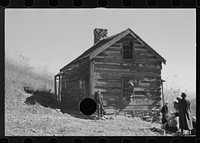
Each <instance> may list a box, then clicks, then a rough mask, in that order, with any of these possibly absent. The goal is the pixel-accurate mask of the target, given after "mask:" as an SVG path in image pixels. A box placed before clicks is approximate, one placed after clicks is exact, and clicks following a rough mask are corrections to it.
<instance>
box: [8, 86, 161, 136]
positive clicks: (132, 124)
mask: <svg viewBox="0 0 200 143" xmlns="http://www.w3.org/2000/svg"><path fill="white" fill-rule="evenodd" d="M11 93H12V95H13V96H14V97H13V98H15V101H13V103H12V105H11V101H10V98H9V99H7V98H6V101H7V102H6V106H5V109H6V110H5V135H6V136H160V135H162V133H159V132H152V131H151V128H160V124H158V123H150V122H146V121H143V120H141V119H140V118H128V117H125V116H121V115H117V116H116V117H114V116H113V117H114V118H112V119H106V120H96V119H93V118H89V117H88V118H87V116H85V115H81V114H79V115H77V114H75V113H72V114H71V115H70V114H69V113H62V112H60V110H59V109H52V108H50V107H44V106H41V105H40V104H38V103H36V104H34V105H28V104H26V103H25V100H26V99H27V98H28V97H30V96H31V94H27V93H25V92H23V91H20V90H18V89H15V88H13V89H12V91H11ZM8 101H9V102H8ZM8 104H10V105H8Z"/></svg>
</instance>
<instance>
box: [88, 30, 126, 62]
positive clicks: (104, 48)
mask: <svg viewBox="0 0 200 143" xmlns="http://www.w3.org/2000/svg"><path fill="white" fill-rule="evenodd" d="M128 33H129V31H128V30H127V31H124V32H123V33H121V34H120V35H119V36H117V37H116V38H114V39H113V40H111V41H110V42H108V43H107V44H105V45H104V46H102V47H101V48H98V49H97V50H96V51H95V52H94V53H92V54H91V55H90V59H93V58H94V57H96V56H97V55H98V54H99V53H101V52H102V51H104V50H106V49H107V48H108V47H110V46H111V45H113V44H114V43H116V42H117V41H118V40H120V39H121V38H122V37H124V36H126V35H127V34H128Z"/></svg>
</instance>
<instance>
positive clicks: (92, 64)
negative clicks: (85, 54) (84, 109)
mask: <svg viewBox="0 0 200 143" xmlns="http://www.w3.org/2000/svg"><path fill="white" fill-rule="evenodd" d="M89 75H90V78H89V89H90V93H89V94H90V95H89V96H90V97H93V95H94V92H95V91H94V88H95V76H94V61H91V62H90V74H89Z"/></svg>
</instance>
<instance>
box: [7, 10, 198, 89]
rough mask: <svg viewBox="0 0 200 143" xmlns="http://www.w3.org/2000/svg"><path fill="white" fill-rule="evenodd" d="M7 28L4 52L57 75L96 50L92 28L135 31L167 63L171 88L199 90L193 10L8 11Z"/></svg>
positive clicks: (111, 32)
mask: <svg viewBox="0 0 200 143" xmlns="http://www.w3.org/2000/svg"><path fill="white" fill-rule="evenodd" d="M5 25H6V27H5V39H6V40H5V53H6V54H7V55H9V56H11V57H13V58H17V57H18V56H19V55H23V56H25V57H28V58H29V59H30V64H31V65H32V66H34V67H37V68H38V67H40V68H41V67H46V69H48V70H49V72H51V73H53V74H57V73H58V72H59V69H61V68H62V67H63V66H65V65H66V64H68V63H69V62H70V61H72V60H73V59H75V58H76V57H78V56H79V55H80V54H81V53H83V52H84V51H85V50H86V49H88V48H90V47H91V46H92V45H93V40H94V38H93V30H94V28H106V29H108V36H111V35H114V34H116V33H119V32H121V31H123V30H125V29H127V28H131V29H132V30H133V31H134V32H135V33H136V34H137V35H138V36H140V38H142V39H143V40H144V41H145V42H146V43H148V44H149V45H150V46H151V47H152V48H153V49H154V50H156V51H157V52H158V53H159V54H160V55H161V56H163V57H164V58H165V59H166V61H167V62H166V65H163V70H162V78H163V79H165V80H166V81H167V82H166V84H167V85H169V86H176V87H179V88H180V89H181V90H182V91H188V92H189V93H194V92H195V91H196V11H195V9H143V10H142V9H129V10H128V9H99V8H98V9H79V10H78V9H6V15H5Z"/></svg>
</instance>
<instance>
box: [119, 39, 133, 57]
mask: <svg viewBox="0 0 200 143" xmlns="http://www.w3.org/2000/svg"><path fill="white" fill-rule="evenodd" d="M122 54H123V55H122V56H123V59H133V57H134V53H133V42H132V41H124V42H123V52H122Z"/></svg>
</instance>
